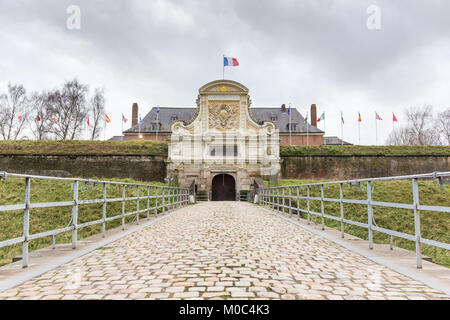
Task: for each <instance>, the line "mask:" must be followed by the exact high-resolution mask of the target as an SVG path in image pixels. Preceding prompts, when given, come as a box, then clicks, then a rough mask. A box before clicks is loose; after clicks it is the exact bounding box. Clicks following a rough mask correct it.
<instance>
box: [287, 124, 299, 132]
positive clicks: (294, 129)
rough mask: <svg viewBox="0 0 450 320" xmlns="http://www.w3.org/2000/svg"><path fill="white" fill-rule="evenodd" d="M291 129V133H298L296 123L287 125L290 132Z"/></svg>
mask: <svg viewBox="0 0 450 320" xmlns="http://www.w3.org/2000/svg"><path fill="white" fill-rule="evenodd" d="M289 127H290V131H297V124H296V123H289V124H288V125H287V128H288V130H289Z"/></svg>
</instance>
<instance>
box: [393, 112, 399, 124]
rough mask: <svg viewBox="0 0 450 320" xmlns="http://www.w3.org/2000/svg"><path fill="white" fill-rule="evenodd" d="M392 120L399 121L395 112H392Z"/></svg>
mask: <svg viewBox="0 0 450 320" xmlns="http://www.w3.org/2000/svg"><path fill="white" fill-rule="evenodd" d="M392 121H394V122H398V120H397V118H396V117H395V114H394V113H393V112H392Z"/></svg>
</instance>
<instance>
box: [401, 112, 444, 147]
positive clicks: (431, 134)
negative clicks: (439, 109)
mask: <svg viewBox="0 0 450 320" xmlns="http://www.w3.org/2000/svg"><path fill="white" fill-rule="evenodd" d="M406 117H407V119H408V129H409V130H410V134H411V135H412V139H413V141H414V142H415V143H414V144H415V145H422V146H423V145H433V144H437V142H438V141H437V135H436V131H435V128H434V127H433V107H432V106H429V105H425V106H423V107H415V108H411V109H409V110H407V111H406ZM430 125H431V127H430Z"/></svg>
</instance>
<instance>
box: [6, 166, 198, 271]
mask: <svg viewBox="0 0 450 320" xmlns="http://www.w3.org/2000/svg"><path fill="white" fill-rule="evenodd" d="M8 177H13V178H24V179H25V195H24V203H23V204H12V205H0V212H6V211H14V210H24V217H23V219H24V220H23V233H22V236H20V237H17V238H13V239H7V240H3V241H0V248H2V247H7V246H11V245H14V244H17V243H22V267H24V268H25V267H27V266H28V256H29V254H28V245H29V241H31V240H35V239H39V238H44V237H48V236H52V238H53V248H54V247H55V236H56V235H58V234H60V233H63V232H68V231H72V248H73V249H75V248H76V245H77V234H78V230H79V229H82V228H85V227H88V226H91V225H95V224H100V223H101V224H102V236H103V237H105V232H106V222H109V221H112V220H115V219H120V218H121V219H122V230H124V229H125V217H127V216H130V215H135V218H134V220H133V221H135V222H136V223H137V224H139V215H140V214H141V213H143V212H147V218H149V217H150V211H153V213H154V214H155V215H158V209H161V210H160V211H161V213H164V212H166V211H169V210H171V209H175V208H178V207H182V206H186V205H188V204H189V189H188V188H179V187H168V186H158V185H151V184H143V183H132V182H119V181H105V180H92V179H79V178H62V177H50V176H37V175H27V174H17V173H8V172H4V171H0V180H3V183H6V181H7V178H8ZM31 179H43V180H58V181H72V182H73V188H72V189H73V200H72V201H58V202H37V203H36V202H35V203H32V202H31V201H30V194H31V183H30V182H31ZM80 182H85V183H94V184H102V186H103V197H102V199H85V200H80V199H79V198H78V193H79V189H80V188H79V183H80ZM107 185H120V186H122V197H120V198H108V197H107V188H106V186H107ZM127 187H136V196H135V197H126V188H127ZM143 188H146V189H147V194H146V195H142V194H140V189H143ZM152 190H153V191H155V194H154V195H151V191H152ZM150 199H154V200H155V205H154V206H152V207H150ZM130 200H136V210H134V211H131V212H125V202H126V201H130ZM144 200H147V206H146V208H144V209H140V208H139V205H140V202H141V201H144ZM111 202H122V212H121V214H119V215H116V216H113V217H107V215H106V210H107V204H108V203H111ZM95 203H101V204H103V206H102V218H101V219H98V220H94V221H88V222H84V223H81V224H79V223H78V208H79V206H80V205H87V204H95ZM70 206H71V207H72V214H71V217H70V221H69V223H68V224H67V226H66V227H65V228H59V229H52V230H48V231H44V232H40V233H35V234H30V209H33V208H52V207H70Z"/></svg>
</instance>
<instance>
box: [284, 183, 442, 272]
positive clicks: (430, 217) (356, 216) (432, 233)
mask: <svg viewBox="0 0 450 320" xmlns="http://www.w3.org/2000/svg"><path fill="white" fill-rule="evenodd" d="M316 182H318V181H312V180H280V185H297V184H306V183H316ZM362 185H363V186H364V189H363V190H360V189H358V188H355V187H353V189H351V188H350V186H349V185H348V184H344V186H343V192H344V198H346V199H360V200H366V199H367V193H366V191H365V183H364V184H362ZM372 185H373V192H372V199H373V200H374V201H384V202H397V203H407V204H412V203H413V198H412V183H411V181H386V182H381V181H380V182H372ZM296 192H297V191H296V190H294V189H292V194H293V195H296ZM300 196H306V188H300ZM310 196H311V197H320V189H319V188H311V189H310ZM324 197H325V198H327V197H328V198H339V185H326V186H325V187H324ZM419 199H420V203H421V204H423V205H436V206H450V189H449V188H448V187H446V189H445V190H444V191H441V190H440V186H439V184H437V185H436V184H434V182H432V181H419ZM299 202H300V203H299V204H300V208H301V209H305V210H306V208H307V205H306V200H300V201H299ZM293 204H294V205H295V206H296V205H297V203H296V201H294V200H293ZM324 204H325V205H324V212H325V213H326V214H329V215H333V216H336V217H340V204H339V203H335V202H324ZM310 208H311V210H312V211H315V212H321V205H320V201H313V200H311V201H310ZM373 211H374V218H375V222H376V223H377V225H378V226H379V227H383V228H387V229H391V230H395V231H400V232H404V233H408V234H412V235H414V212H413V211H412V210H406V209H396V208H386V207H377V206H374V209H373ZM293 213H294V214H295V213H296V212H295V211H293ZM300 215H301V217H302V218H304V219H306V218H307V215H306V214H305V213H300ZM344 217H345V218H346V219H350V220H353V221H358V222H363V223H367V206H365V205H358V204H344ZM420 218H421V233H422V237H423V238H427V239H432V240H436V241H441V242H444V243H450V233H449V227H450V214H448V213H442V212H430V211H421V212H420ZM311 220H312V221H314V222H315V223H319V224H320V223H321V218H320V217H317V216H313V215H311ZM325 225H327V226H328V227H331V228H335V229H338V230H340V222H338V221H334V220H331V219H325ZM345 233H348V234H351V235H354V236H356V237H359V238H362V239H366V240H367V239H368V231H367V230H366V229H364V228H361V227H357V226H353V225H348V224H345ZM374 242H375V243H389V236H388V235H386V234H382V233H380V232H376V231H374ZM393 243H394V245H395V246H397V247H401V248H404V249H408V250H411V251H415V243H414V242H412V241H409V240H404V239H401V238H396V237H394V239H393ZM394 250H395V249H394ZM422 254H423V255H425V256H428V257H431V258H432V259H433V262H434V263H437V264H440V265H443V266H446V267H450V252H449V251H447V250H444V249H440V248H436V247H432V246H428V245H422Z"/></svg>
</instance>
